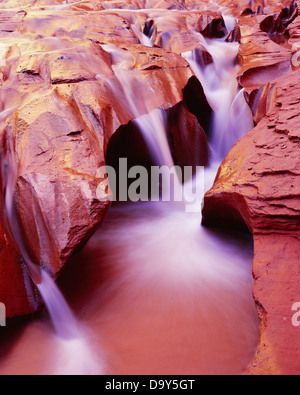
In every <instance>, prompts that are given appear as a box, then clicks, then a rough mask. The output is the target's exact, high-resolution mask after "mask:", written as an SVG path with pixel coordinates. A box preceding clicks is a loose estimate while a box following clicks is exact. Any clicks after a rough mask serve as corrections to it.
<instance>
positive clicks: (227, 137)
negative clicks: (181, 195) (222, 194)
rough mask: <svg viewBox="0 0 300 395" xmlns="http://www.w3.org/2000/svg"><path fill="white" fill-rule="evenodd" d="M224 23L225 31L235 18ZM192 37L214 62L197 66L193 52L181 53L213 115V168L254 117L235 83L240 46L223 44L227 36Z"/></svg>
mask: <svg viewBox="0 0 300 395" xmlns="http://www.w3.org/2000/svg"><path fill="white" fill-rule="evenodd" d="M226 20H227V23H226V26H227V28H228V29H232V28H234V26H235V25H234V23H233V20H234V19H233V20H232V18H228V17H227V18H226ZM235 23H236V22H235ZM228 31H229V33H230V32H231V30H228ZM194 34H195V36H197V38H198V40H199V43H200V44H201V45H202V46H203V47H204V48H205V49H206V50H207V52H209V53H210V55H211V56H212V58H213V63H211V64H208V65H201V64H198V63H197V59H196V52H195V51H192V52H188V53H184V54H183V57H184V58H185V59H186V60H187V61H188V62H189V64H190V66H191V68H192V70H193V72H194V73H195V75H196V76H197V78H198V79H199V81H200V82H201V84H202V86H203V89H204V92H205V95H206V97H207V100H208V102H209V104H210V106H211V108H212V109H213V112H214V115H213V122H212V127H211V131H210V132H211V138H210V150H211V160H212V163H211V165H212V166H213V165H214V164H215V163H214V162H216V163H217V164H220V163H221V162H222V161H223V159H224V158H225V156H226V155H227V153H228V152H229V150H230V149H231V148H232V146H233V144H234V143H235V142H236V141H237V140H238V139H239V138H241V137H242V136H244V135H245V134H246V133H247V132H248V131H249V130H251V129H252V128H253V126H254V124H253V117H252V113H251V110H250V108H249V106H248V105H247V103H246V100H245V98H244V95H243V90H241V89H239V87H238V84H237V73H238V67H239V66H238V65H237V55H238V50H239V43H236V42H233V43H231V42H226V38H227V37H224V39H214V40H212V39H206V38H204V37H203V36H202V35H201V34H199V33H196V32H194Z"/></svg>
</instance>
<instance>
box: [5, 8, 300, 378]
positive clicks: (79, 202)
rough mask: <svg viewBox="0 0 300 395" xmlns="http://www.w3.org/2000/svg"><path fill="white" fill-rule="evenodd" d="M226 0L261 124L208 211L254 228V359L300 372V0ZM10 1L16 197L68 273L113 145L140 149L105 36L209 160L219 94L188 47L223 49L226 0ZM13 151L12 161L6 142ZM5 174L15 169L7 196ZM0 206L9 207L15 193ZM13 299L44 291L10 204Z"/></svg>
mask: <svg viewBox="0 0 300 395" xmlns="http://www.w3.org/2000/svg"><path fill="white" fill-rule="evenodd" d="M219 5H220V6H222V7H227V8H228V9H229V10H230V13H231V14H232V15H234V16H235V17H238V18H239V26H238V27H237V28H236V29H235V30H234V31H233V32H231V34H230V35H229V37H228V41H239V42H241V46H240V53H239V63H240V66H241V70H240V74H239V82H240V84H241V86H242V87H243V88H244V89H245V94H246V96H247V98H248V101H249V104H250V106H251V108H252V110H253V116H254V121H255V123H256V124H257V127H256V128H255V129H254V130H253V131H251V132H250V133H249V134H248V135H247V136H246V137H245V138H243V139H242V140H240V141H239V142H238V143H237V144H236V145H235V147H234V148H233V150H232V151H231V153H230V154H229V155H228V157H227V158H226V160H225V161H224V163H223V165H222V166H221V168H220V171H219V174H218V177H217V180H216V183H215V185H214V187H213V188H212V190H211V191H210V192H209V193H208V194H207V196H206V198H205V207H204V212H203V217H204V223H205V224H207V225H209V226H221V225H223V226H226V227H228V226H231V227H234V228H238V229H242V230H245V229H246V230H249V231H251V232H252V233H253V234H254V240H255V261H254V277H255V288H254V296H255V299H256V301H257V305H258V309H259V312H260V315H261V318H262V331H261V332H262V335H261V344H260V348H259V353H258V355H257V359H256V360H255V361H254V363H253V365H252V366H251V367H250V368H249V373H285V372H288V373H294V372H296V373H299V372H298V370H299V368H298V366H295V364H294V362H293V361H298V360H299V352H300V351H299V346H298V345H299V342H298V341H297V339H296V337H295V336H296V335H295V330H294V328H293V327H292V325H291V307H292V303H293V302H295V301H297V300H295V298H296V297H297V295H300V290H299V287H298V283H299V282H298V279H297V277H298V275H299V269H298V263H299V236H300V235H299V228H300V227H299V225H300V223H299V218H300V213H299V196H300V191H299V179H298V177H299V168H300V163H299V155H298V153H299V130H300V125H299V114H298V108H299V97H300V92H299V88H298V86H299V78H300V75H299V71H297V68H298V66H299V64H298V66H297V64H296V63H295V62H294V63H293V62H292V59H293V56H295V54H297V48H296V46H297V44H298V43H299V40H300V33H299V32H300V19H299V17H297V8H296V4H295V3H294V2H293V3H292V2H291V1H290V0H287V1H285V0H284V1H281V2H274V1H273V0H264V1H262V0H253V1H250V2H249V1H248V0H247V1H246V0H245V1H240V0H239V1H238V0H232V1H230V2H229V1H228V0H220V1H219ZM146 6H147V9H145V8H146ZM0 9H1V10H0V38H1V45H0V88H1V89H0V111H1V114H0V122H1V133H2V137H1V139H3V138H5V139H8V140H11V141H13V143H14V150H15V154H16V158H17V161H16V166H17V167H16V172H17V185H16V194H15V201H14V203H15V207H16V210H17V214H18V219H19V224H20V229H21V232H22V236H23V240H24V243H25V245H26V248H27V250H28V254H29V255H30V257H31V258H32V260H34V261H35V262H36V264H38V265H42V266H44V267H46V268H47V270H49V271H50V272H51V274H52V275H53V276H54V277H57V276H58V275H59V273H60V271H61V269H62V267H63V266H64V265H65V264H66V262H67V261H68V259H69V257H70V256H71V255H72V254H74V253H75V252H76V251H77V250H78V249H79V248H81V246H83V245H84V243H85V242H86V241H87V240H88V238H89V237H90V236H91V235H92V234H93V232H94V231H95V229H97V227H99V226H100V225H101V221H102V219H103V218H104V216H105V214H106V212H107V210H108V209H109V206H110V202H109V197H110V194H109V191H108V190H102V191H100V193H101V196H102V199H101V200H99V190H98V194H97V193H96V191H97V188H98V186H99V183H100V181H101V179H100V178H99V177H98V176H97V170H98V168H99V167H101V166H103V165H104V164H105V162H106V159H107V156H106V154H107V152H108V151H109V150H108V147H110V146H111V145H113V144H114V142H115V141H116V145H117V146H118V147H121V148H122V149H123V148H124V149H125V148H126V150H127V151H126V152H131V150H132V146H131V144H129V143H130V141H131V140H130V139H134V140H135V141H136V135H137V134H136V133H137V131H136V130H134V129H133V128H132V127H131V125H132V122H131V121H132V120H133V118H134V117H135V114H134V112H133V111H132V108H130V105H129V104H128V100H127V98H126V94H125V92H124V90H123V89H122V85H121V84H120V83H119V81H118V80H117V78H116V76H115V73H114V68H113V66H114V64H115V60H114V59H113V56H112V55H111V54H110V53H109V51H107V50H106V49H105V45H112V46H114V47H117V48H119V49H121V50H122V51H123V52H124V53H126V54H127V56H126V59H127V60H126V62H127V63H126V67H127V68H128V70H129V71H130V70H131V71H132V73H131V74H128V75H133V74H134V76H135V77H137V78H135V79H132V87H133V88H134V89H135V91H136V92H137V93H138V94H139V95H140V96H139V97H140V101H139V104H138V107H139V108H138V112H139V113H145V112H147V111H149V110H151V109H154V108H158V107H160V108H162V110H163V111H164V112H165V114H166V118H167V129H168V132H169V140H170V145H171V148H172V154H173V157H174V160H175V162H176V163H177V164H179V165H187V164H188V165H190V164H192V165H200V164H201V165H203V164H206V163H207V160H208V149H207V140H206V139H207V134H208V131H209V125H210V120H211V108H210V107H209V105H208V103H207V101H206V99H205V97H204V95H203V90H202V87H201V85H200V84H199V82H198V81H197V79H196V77H195V76H193V73H192V71H191V69H190V68H189V67H188V64H187V63H186V61H185V60H184V59H183V58H182V57H181V56H180V54H181V53H183V52H186V51H191V50H194V49H195V48H197V54H198V58H199V59H198V60H200V59H201V61H202V62H203V63H204V64H208V63H210V62H212V58H211V57H210V56H209V54H208V53H207V52H206V51H205V49H204V48H203V47H202V46H201V45H200V44H199V40H198V39H197V34H202V35H204V36H206V37H207V38H219V37H223V36H224V35H225V34H226V33H227V31H226V27H225V22H224V18H223V16H222V14H221V12H220V9H219V7H218V6H217V5H216V4H211V3H210V4H209V6H208V3H207V2H206V1H203V2H201V1H198V0H186V1H184V2H183V1H176V0H148V1H147V2H146V1H143V0H130V1H126V2H124V0H120V1H118V0H112V1H98V0H86V1H80V2H74V3H69V4H65V2H63V1H62V0H45V1H44V0H39V1H36V0H30V1H28V0H18V1H15V0H9V1H8V2H5V3H3V4H1V7H0ZM195 33H196V35H195ZM149 45H151V46H152V48H150V47H149ZM130 78H131V77H130ZM141 81H142V82H141ZM145 102H146V103H147V106H145V104H144V103H145ZM124 130H125V131H127V133H128V134H129V136H128V139H127V140H126V141H125V136H126V135H125V134H124ZM112 136H113V137H112ZM120 141H121V142H122V143H121V144H120ZM120 151H121V153H120V152H115V155H117V156H118V155H121V154H122V153H123V151H122V150H120ZM141 153H145V151H143V150H141V152H139V154H141ZM199 153H201V155H199ZM0 154H1V155H0V162H1V163H0V164H1V166H2V167H3V166H5V165H6V163H5V154H6V147H5V144H2V145H1V152H0ZM146 154H147V153H145V156H146ZM108 156H109V155H108ZM115 159H116V156H114V155H112V158H110V159H109V160H108V161H109V162H110V161H112V162H113V161H114V160H115ZM134 159H136V160H137V161H138V162H139V163H141V162H140V161H143V160H145V159H144V155H141V157H138V158H134ZM150 164H151V163H150ZM146 165H149V163H148V162H147V163H146ZM3 188H4V186H3V180H2V182H1V190H2V196H3V191H4V189H3ZM0 206H1V210H0V211H1V212H2V211H3V209H4V200H3V199H2V200H1V202H0ZM0 301H1V302H4V303H5V304H6V306H7V313H8V317H16V316H22V315H25V314H30V313H32V312H34V311H36V310H37V309H38V308H39V306H40V305H41V301H40V298H39V296H38V294H37V292H36V289H35V287H34V286H33V284H32V282H31V280H30V278H29V275H28V272H27V270H26V269H25V266H24V262H23V261H22V259H21V257H20V252H19V251H17V248H16V246H15V245H14V243H13V240H12V239H11V238H10V237H9V232H8V231H7V229H6V226H5V220H4V218H3V217H2V218H0ZM285 318H286V319H285ZM290 355H293V358H290V359H289V356H290Z"/></svg>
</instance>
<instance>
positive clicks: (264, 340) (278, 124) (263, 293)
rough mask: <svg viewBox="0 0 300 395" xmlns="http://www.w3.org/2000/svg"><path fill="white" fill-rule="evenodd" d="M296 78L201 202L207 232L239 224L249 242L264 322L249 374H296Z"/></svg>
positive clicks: (299, 127) (288, 79)
mask: <svg viewBox="0 0 300 395" xmlns="http://www.w3.org/2000/svg"><path fill="white" fill-rule="evenodd" d="M299 78H300V73H299V71H297V72H294V73H290V74H288V76H285V77H282V78H280V79H279V80H278V81H276V82H277V96H276V100H275V102H274V106H273V108H272V109H271V110H270V111H269V112H268V114H267V115H266V116H265V117H264V118H263V119H262V121H261V122H260V123H259V125H258V126H257V127H256V128H255V129H253V130H252V131H251V132H250V133H249V134H248V135H247V136H245V137H244V138H242V139H241V140H240V141H239V142H238V143H237V144H236V145H235V146H234V147H233V149H232V150H231V152H230V153H229V155H228V156H227V158H226V159H225V161H224V163H223V164H222V166H221V168H220V170H219V174H218V176H217V179H216V182H215V185H214V187H213V188H212V190H211V191H209V192H208V193H207V195H206V197H205V206H204V212H203V221H204V223H205V224H207V225H210V226H219V225H220V224H223V226H233V227H238V228H242V227H243V226H244V224H246V225H247V227H248V228H249V229H250V230H251V232H252V233H253V235H254V243H255V246H254V249H255V258H254V265H253V273H254V278H255V285H254V297H255V300H256V301H257V304H258V306H259V312H260V315H261V319H262V327H261V341H260V346H259V350H258V355H257V357H256V359H255V360H254V362H253V364H252V366H251V367H250V368H249V373H251V374H265V373H266V374H268V373H271V374H299V373H300V368H299V364H298V361H299V356H300V341H299V335H298V331H297V329H296V328H294V327H293V326H292V322H291V317H292V311H291V309H292V305H293V303H295V302H297V301H298V299H299V295H300V282H299V258H300V256H299V247H300V243H299V237H300V232H299V229H300V183H299V176H300V170H299V169H300V161H299V154H298V152H299V148H300V146H299V144H300V134H299V131H300V116H299V110H298V109H299V97H300V96H299V95H300V88H299Z"/></svg>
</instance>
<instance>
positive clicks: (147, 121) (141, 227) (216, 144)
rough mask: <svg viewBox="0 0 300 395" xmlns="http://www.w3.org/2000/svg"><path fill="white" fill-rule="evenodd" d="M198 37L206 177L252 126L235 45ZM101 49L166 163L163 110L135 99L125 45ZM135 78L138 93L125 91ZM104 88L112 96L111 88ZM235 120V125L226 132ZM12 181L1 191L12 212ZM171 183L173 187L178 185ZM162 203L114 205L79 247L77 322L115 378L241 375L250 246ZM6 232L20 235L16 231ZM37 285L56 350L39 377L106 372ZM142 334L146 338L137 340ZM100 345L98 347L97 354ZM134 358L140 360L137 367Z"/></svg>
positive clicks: (47, 290)
mask: <svg viewBox="0 0 300 395" xmlns="http://www.w3.org/2000/svg"><path fill="white" fill-rule="evenodd" d="M229 23H230V21H228V26H229ZM200 40H202V39H201V38H200ZM203 40H204V39H203ZM203 40H202V41H201V43H202V45H205V47H206V49H207V50H208V51H209V52H210V53H211V55H212V56H213V58H214V64H213V65H211V66H207V68H205V69H201V68H200V69H199V67H198V65H196V64H193V61H192V58H191V57H190V58H189V55H186V58H187V59H189V61H190V64H191V66H192V67H193V69H194V72H195V74H196V75H197V76H198V78H199V79H200V81H201V82H202V83H203V85H204V89H205V92H206V94H207V98H208V100H209V102H210V103H211V105H212V107H213V109H214V110H215V119H214V126H213V134H212V139H211V142H210V144H211V149H212V151H213V152H215V155H213V162H212V164H211V168H214V169H213V170H212V171H211V173H210V172H208V173H209V174H212V177H213V176H214V175H215V168H216V167H217V165H218V164H219V163H220V161H221V160H222V159H223V158H224V156H225V155H226V153H227V152H228V150H229V149H230V148H231V145H232V144H233V143H234V142H235V141H236V140H237V138H239V137H241V136H242V134H244V133H245V132H246V131H248V130H249V129H251V127H252V126H251V127H250V122H249V124H247V125H244V122H245V120H246V119H247V120H249V118H248V116H247V117H244V118H243V116H241V117H240V112H242V114H245V113H246V112H247V111H246V110H247V107H246V103H245V102H244V100H243V99H244V98H243V95H242V94H238V95H237V83H236V69H235V64H234V58H235V56H236V53H237V49H238V45H237V44H229V43H225V42H224V41H221V40H220V41H206V40H204V41H203ZM103 48H104V49H105V50H106V51H107V52H110V53H111V54H112V56H113V57H114V66H113V70H114V73H115V76H116V78H117V80H118V82H119V85H120V86H121V88H122V90H123V93H124V97H125V98H126V101H127V104H125V105H127V106H128V109H129V111H130V113H131V114H132V115H133V117H134V118H135V119H136V120H135V122H136V124H137V125H138V126H139V129H140V130H141V132H142V133H143V135H144V138H145V140H146V141H147V143H148V145H149V148H150V151H151V152H152V155H153V158H154V160H155V161H156V163H157V164H158V165H164V164H165V165H167V166H168V167H172V166H173V160H172V156H171V153H170V149H169V146H168V141H167V138H166V131H165V127H164V120H163V118H162V115H161V112H160V111H159V110H153V111H150V107H148V105H147V100H145V94H144V96H141V95H142V92H143V89H142V86H141V85H140V86H139V83H140V81H139V78H138V75H137V74H136V72H135V71H132V70H130V67H128V64H127V63H126V62H128V58H124V57H123V56H124V54H125V51H120V50H116V48H115V47H111V46H109V47H108V46H104V47H103ZM229 53H230V54H229ZM224 54H226V56H224ZM129 61H130V59H129ZM124 62H125V63H124ZM123 66H124V67H123ZM134 81H137V82H138V85H137V86H139V89H138V92H137V91H136V90H134V89H133V86H134V83H133V82H134ZM120 86H118V87H117V88H116V91H115V94H117V93H118V91H119V89H120ZM111 88H112V90H113V92H114V89H115V87H114V86H112V87H111ZM137 93H138V95H137ZM220 101H221V104H220ZM243 109H245V111H244V110H243ZM236 110H237V111H236ZM248 115H249V114H248ZM251 119H252V118H251ZM222 120H223V122H222ZM247 122H248V121H247ZM236 125H240V126H238V128H237V129H234V128H233V126H236ZM213 165H214V166H213ZM211 182H212V178H211V177H209V183H211ZM14 183H15V181H13V182H12V185H11V187H10V189H8V191H9V192H8V198H7V202H8V203H7V212H8V215H9V217H10V218H12V215H11V213H12V208H13V203H12V196H13V192H14V186H13V185H14ZM177 187H178V188H181V186H180V185H178V183H177V184H176V188H177ZM185 187H186V186H185ZM207 188H208V187H206V189H207ZM165 208H166V206H165V205H164V206H161V205H157V206H154V205H153V204H151V203H148V204H146V205H139V204H138V205H135V206H132V207H126V208H125V209H124V208H118V209H116V210H115V211H112V213H111V217H110V218H109V219H108V221H107V222H106V223H105V224H104V226H103V228H102V229H101V231H100V232H99V233H97V234H96V235H95V237H94V238H93V239H92V240H91V241H90V243H89V245H88V246H87V251H89V249H91V250H92V262H91V263H90V270H91V272H92V276H93V277H94V278H93V281H94V286H95V289H96V290H94V291H93V293H92V296H91V299H90V300H89V302H88V303H87V304H86V305H84V306H83V307H82V309H81V315H82V317H83V318H85V311H86V310H88V311H89V312H90V315H91V316H92V317H93V319H92V320H91V321H92V323H91V326H92V325H94V326H95V327H97V330H98V331H99V333H100V334H101V337H103V348H104V350H105V355H106V356H107V360H108V363H107V364H108V366H107V368H106V370H105V371H107V372H108V373H109V372H111V371H112V370H113V368H112V366H113V367H114V370H113V371H114V372H117V373H121V374H122V373H125V374H137V373H139V372H140V373H142V374H149V373H156V374H167V373H169V374H180V373H187V374H191V371H192V372H195V374H199V373H227V372H229V373H242V371H243V369H244V368H246V366H247V364H248V363H249V361H250V360H251V358H252V356H253V350H254V349H255V346H256V342H257V335H258V327H257V315H256V310H255V306H254V302H253V299H252V289H251V288H252V276H251V260H252V245H251V243H248V240H247V238H245V239H244V238H243V239H242V241H241V240H240V239H239V240H238V241H235V240H233V239H231V237H230V236H227V237H224V235H223V236H222V237H220V236H219V235H216V234H213V233H211V232H210V231H207V230H205V229H203V228H201V227H200V218H199V216H197V215H194V214H190V213H189V214H188V213H186V212H185V210H184V209H183V208H182V207H181V208H178V207H174V206H173V207H172V208H171V209H168V210H166V209H165ZM199 208H200V207H199ZM14 233H15V234H20V232H19V230H18V229H17V228H16V227H14ZM224 238H225V239H224ZM20 250H21V248H20ZM24 255H26V253H25V252H24ZM105 256H107V258H106V259H107V260H105ZM98 257H100V258H98ZM86 261H88V259H87V258H86ZM103 262H104V264H106V265H107V266H108V267H109V270H108V271H109V272H110V276H109V277H108V281H107V283H106V282H104V284H103V283H101V281H102V280H99V279H100V278H101V279H102V276H103V273H102V267H101V264H103ZM89 286H90V285H89ZM38 287H39V290H40V293H41V295H42V297H43V298H44V300H45V303H46V304H47V307H48V311H49V313H50V315H51V318H52V322H53V324H54V327H55V334H56V338H55V346H56V347H57V348H58V352H59V354H60V355H55V356H54V359H53V361H49V364H50V365H51V366H50V368H48V370H47V372H46V373H54V374H56V373H58V374H88V373H91V374H93V373H102V372H104V367H103V362H102V360H103V358H100V360H97V359H96V358H95V355H94V353H92V352H91V351H90V347H89V344H88V343H87V341H86V340H85V336H84V334H83V330H82V328H81V327H80V325H79V324H78V321H77V320H76V319H75V318H74V316H73V314H72V312H71V311H70V309H69V307H68V306H67V304H66V303H65V301H64V298H63V297H62V295H61V293H60V291H59V290H58V288H57V287H56V285H55V283H54V282H53V280H52V279H51V277H50V276H49V275H48V274H47V273H45V272H43V273H42V281H41V282H40V284H39V285H38ZM83 299H84V298H83ZM82 303H83V304H84V301H82ZM112 338H113V340H111V339H112ZM140 338H141V339H144V344H143V345H142V346H141V345H140V343H139V339H140ZM160 338H161V339H162V340H159V339H160ZM186 350H188V351H186ZM102 351H103V350H102V348H101V350H99V347H98V349H97V354H98V355H100V354H101V353H102ZM161 352H162V353H161ZM140 354H141V355H142V360H138V361H139V363H136V361H135V358H137V356H139V355H140ZM78 355H79V358H78ZM131 355H133V357H132V359H131V357H130V356H131ZM170 361H172V362H173V361H177V366H175V368H174V367H173V368H172V369H171V368H170V365H171V362H170ZM189 361H192V363H193V366H192V367H191V366H190V365H188V364H189ZM147 364H148V365H147ZM144 365H145V366H144ZM185 365H187V368H185ZM193 369H194V370H193Z"/></svg>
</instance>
